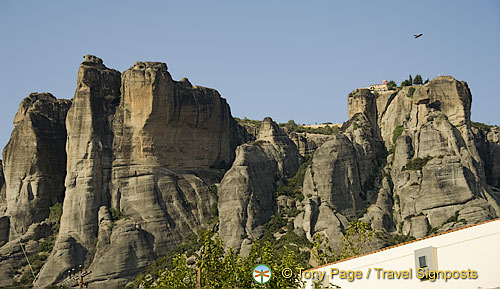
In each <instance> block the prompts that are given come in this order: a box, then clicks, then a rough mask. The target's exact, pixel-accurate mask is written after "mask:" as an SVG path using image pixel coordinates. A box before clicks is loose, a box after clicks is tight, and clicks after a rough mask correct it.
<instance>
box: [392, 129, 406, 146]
mask: <svg viewBox="0 0 500 289" xmlns="http://www.w3.org/2000/svg"><path fill="white" fill-rule="evenodd" d="M403 131H404V127H403V126H402V125H398V126H396V127H395V128H394V130H393V131H392V143H393V144H396V140H397V139H398V138H399V137H400V136H401V134H402V133H403Z"/></svg>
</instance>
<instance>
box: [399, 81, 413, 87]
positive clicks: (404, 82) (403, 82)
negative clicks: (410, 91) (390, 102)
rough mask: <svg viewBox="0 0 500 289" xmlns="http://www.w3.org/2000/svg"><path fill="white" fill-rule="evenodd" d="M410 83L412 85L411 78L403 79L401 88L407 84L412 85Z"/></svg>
mask: <svg viewBox="0 0 500 289" xmlns="http://www.w3.org/2000/svg"><path fill="white" fill-rule="evenodd" d="M410 85H411V82H410V81H409V80H403V81H402V82H401V85H400V87H401V88H403V87H405V86H410Z"/></svg>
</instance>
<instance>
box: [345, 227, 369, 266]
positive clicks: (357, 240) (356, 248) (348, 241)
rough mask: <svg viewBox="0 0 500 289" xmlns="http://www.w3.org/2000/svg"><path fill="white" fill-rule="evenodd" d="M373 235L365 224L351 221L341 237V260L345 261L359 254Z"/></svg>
mask: <svg viewBox="0 0 500 289" xmlns="http://www.w3.org/2000/svg"><path fill="white" fill-rule="evenodd" d="M374 235H375V232H374V231H373V230H372V228H371V227H370V225H368V224H367V223H365V222H362V221H353V222H351V223H349V227H348V228H347V230H346V232H345V234H344V237H342V255H341V258H342V259H345V258H349V257H352V256H357V255H359V254H361V253H362V252H363V249H364V248H365V246H366V245H367V244H368V243H369V242H370V241H371V239H372V238H373V236H374Z"/></svg>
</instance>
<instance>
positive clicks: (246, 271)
mask: <svg viewBox="0 0 500 289" xmlns="http://www.w3.org/2000/svg"><path fill="white" fill-rule="evenodd" d="M373 236H374V231H373V230H372V229H371V228H370V226H369V225H368V224H366V223H363V222H361V221H353V222H351V223H350V224H349V227H348V228H347V230H346V232H345V236H344V237H343V238H342V244H343V247H342V253H341V254H340V255H336V254H335V253H334V252H333V250H332V249H331V248H330V247H328V246H325V245H324V244H325V243H328V242H327V241H328V240H327V238H326V237H324V236H322V235H316V236H315V240H314V244H312V246H311V248H310V252H311V258H313V259H314V260H315V261H316V262H317V263H318V264H324V263H327V262H332V261H336V260H340V259H345V258H349V257H351V256H355V255H358V254H360V253H361V252H362V250H363V248H364V247H365V245H366V244H368V242H370V240H371V239H372V237H373ZM190 256H194V258H193V257H190ZM258 264H265V265H267V266H269V267H270V268H271V271H272V278H271V280H270V281H269V282H268V283H266V284H264V285H259V284H257V283H256V282H255V281H254V280H253V279H252V273H253V268H255V266H257V265H258ZM310 267H311V266H310V265H308V264H307V262H304V260H301V258H298V256H297V244H293V243H289V244H287V245H284V246H279V247H277V246H275V244H274V242H271V241H270V240H265V238H263V239H262V240H257V241H255V242H253V243H252V248H251V251H250V253H249V254H248V256H247V257H242V256H240V255H239V254H235V252H234V250H233V249H229V250H225V249H224V244H223V242H222V240H221V239H220V237H219V236H218V235H217V234H216V233H214V232H212V231H208V230H207V231H203V232H201V233H200V234H199V236H198V237H192V238H190V239H189V240H188V241H186V242H184V243H183V244H181V245H180V246H179V247H178V248H177V249H176V252H171V253H170V254H168V255H166V256H164V257H161V258H159V259H158V260H157V261H156V262H155V263H154V264H152V265H150V266H149V267H148V268H146V270H144V272H143V273H142V274H140V275H139V276H138V277H137V278H136V279H135V280H134V281H133V282H132V283H130V284H129V285H128V286H127V288H171V289H192V288H202V289H208V288H211V289H212V288H214V289H215V288H228V289H229V288H231V289H235V288H276V289H278V288H280V289H281V288H301V287H302V285H303V282H302V281H301V278H300V274H299V272H300V271H301V270H305V269H307V268H310ZM285 268H288V269H291V270H292V272H293V274H292V276H291V277H290V278H285V277H283V274H282V271H283V270H284V269H285ZM315 288H325V287H322V286H321V285H320V284H319V282H317V284H315ZM328 288H339V287H338V286H335V285H333V284H331V285H330V286H329V287H328Z"/></svg>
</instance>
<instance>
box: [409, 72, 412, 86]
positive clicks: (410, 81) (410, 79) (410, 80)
mask: <svg viewBox="0 0 500 289" xmlns="http://www.w3.org/2000/svg"><path fill="white" fill-rule="evenodd" d="M408 82H409V83H410V85H411V84H412V83H413V78H412V77H411V74H410V78H408Z"/></svg>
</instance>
